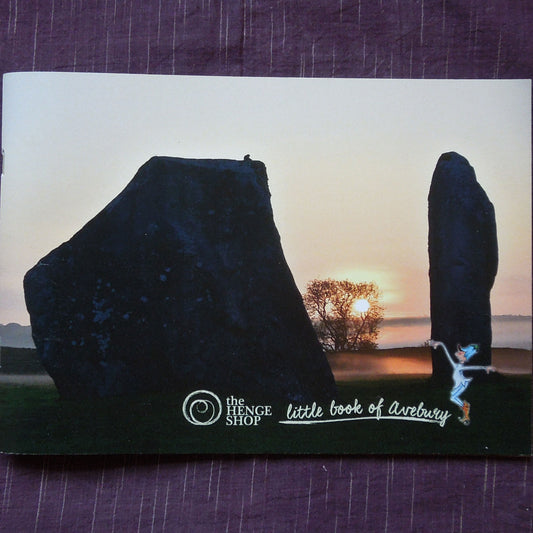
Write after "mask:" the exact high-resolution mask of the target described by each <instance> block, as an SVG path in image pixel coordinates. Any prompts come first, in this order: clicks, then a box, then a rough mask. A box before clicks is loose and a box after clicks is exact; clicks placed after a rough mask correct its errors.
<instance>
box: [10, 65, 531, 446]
mask: <svg viewBox="0 0 533 533" xmlns="http://www.w3.org/2000/svg"><path fill="white" fill-rule="evenodd" d="M2 102H3V107H2V113H3V115H2V156H3V166H2V182H1V204H0V249H1V253H0V338H1V343H0V451H2V452H4V453H18V454H100V453H105V454H109V453H150V454H153V453H170V454H176V453H187V454H191V453H194V454H201V453H209V454H214V453H231V454H235V453H239V454H263V453H267V454H278V453H283V454H285V453H288V454H302V453H313V454H316V453H319V454H332V453H334V454H337V453H338V454H369V453H371V454H395V453H396V454H469V455H507V456H511V455H529V454H530V452H531V441H530V436H531V419H530V403H531V344H532V341H531V337H532V336H531V166H530V164H531V82H530V81H529V80H490V81H489V80H376V79H373V80H370V79H359V80H355V79H301V78H237V77H233V78H232V77H181V76H153V75H152V76H145V75H127V74H81V73H45V72H32V73H12V74H7V75H5V76H4V78H3V100H2Z"/></svg>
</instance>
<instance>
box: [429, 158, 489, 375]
mask: <svg viewBox="0 0 533 533" xmlns="http://www.w3.org/2000/svg"><path fill="white" fill-rule="evenodd" d="M497 269H498V244H497V238H496V220H495V215H494V207H493V205H492V203H491V202H490V201H489V199H488V197H487V195H486V193H485V191H484V190H483V189H482V187H481V186H480V185H479V183H478V182H477V180H476V174H475V171H474V169H473V168H472V167H471V166H470V164H469V163H468V161H467V160H466V159H465V158H464V157H463V156H461V155H459V154H457V153H455V152H449V153H445V154H443V155H442V156H441V157H440V159H439V161H438V162H437V166H436V168H435V171H434V173H433V179H432V182H431V188H430V192H429V277H430V285H431V337H432V338H433V339H435V340H439V341H441V342H444V343H445V344H446V346H447V347H448V349H449V350H450V352H451V353H453V352H454V351H455V348H456V345H457V343H461V344H462V345H466V344H469V343H473V342H474V343H479V344H480V352H479V354H477V355H476V356H475V357H474V359H473V360H472V364H476V365H488V364H490V362H491V342H492V331H491V309H490V291H491V288H492V285H493V283H494V278H495V276H496V272H497ZM432 357H433V375H434V376H435V377H439V376H440V375H448V374H449V367H448V362H447V361H446V360H445V358H444V357H442V354H441V353H440V351H439V350H432Z"/></svg>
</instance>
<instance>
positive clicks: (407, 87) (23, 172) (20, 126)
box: [0, 73, 531, 324]
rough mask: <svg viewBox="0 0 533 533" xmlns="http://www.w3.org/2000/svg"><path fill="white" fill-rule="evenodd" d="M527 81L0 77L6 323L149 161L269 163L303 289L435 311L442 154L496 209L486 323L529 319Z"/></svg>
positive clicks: (405, 312) (417, 312)
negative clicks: (344, 286) (60, 251)
mask: <svg viewBox="0 0 533 533" xmlns="http://www.w3.org/2000/svg"><path fill="white" fill-rule="evenodd" d="M530 94H531V85H530V82H529V81H523V80H514V81H502V80H495V81H479V80H477V81H451V80H450V81H435V80H433V81H430V80H409V81H408V80H402V81H400V80H340V79H286V78H285V79H283V78H272V79H265V78H210V77H177V76H138V75H137V76H135V75H95V74H63V73H55V74H43V73H32V74H16V75H8V76H7V77H4V95H3V98H4V100H3V122H2V148H3V151H4V154H5V159H4V169H3V179H2V184H1V193H2V198H1V205H0V323H4V324H5V323H8V322H19V323H21V324H29V316H28V315H27V312H26V310H25V305H24V299H23V291H22V278H23V276H24V274H25V272H26V271H27V270H28V269H29V268H31V267H32V266H33V265H34V264H35V263H36V262H37V261H38V260H39V259H40V258H41V257H43V256H44V255H46V254H47V253H48V252H49V251H50V250H52V249H53V248H55V247H57V246H58V245H59V244H61V243H62V242H64V241H66V240H68V239H69V238H70V237H71V236H72V235H73V234H74V233H75V232H76V231H77V230H79V229H80V228H81V227H82V226H83V225H84V224H85V223H86V222H87V221H89V220H90V219H91V218H92V217H93V216H94V215H96V214H97V213H98V212H99V211H100V210H101V209H102V208H103V207H105V206H106V205H107V204H108V203H109V202H110V201H111V200H112V199H113V198H114V197H115V196H116V195H117V194H119V193H120V191H121V190H122V189H123V188H124V187H125V186H126V185H127V183H128V182H129V181H130V180H131V179H132V178H133V176H134V174H135V172H136V171H137V169H138V168H139V167H140V166H141V165H142V164H143V163H144V162H145V161H146V160H147V159H149V158H150V157H151V156H153V155H168V156H176V157H186V158H189V157H190V158H204V157H205V158H228V159H242V158H243V156H244V155H245V154H248V153H249V154H250V155H251V157H252V158H253V159H259V160H261V161H263V162H264V163H265V164H266V166H267V172H268V177H269V186H270V190H271V193H272V206H273V210H274V220H275V222H276V225H277V228H278V230H279V232H280V235H281V240H282V245H283V249H284V252H285V256H286V258H287V261H288V263H289V266H290V267H291V270H292V272H293V275H294V277H295V280H296V283H297V285H298V287H299V288H300V290H302V291H304V290H305V287H306V284H307V283H308V282H309V281H310V280H311V279H313V278H317V277H320V278H326V277H333V278H338V279H350V280H353V281H375V282H376V283H377V284H378V285H379V286H380V288H381V290H382V301H383V304H384V306H385V315H386V317H414V316H428V315H429V280H428V276H427V270H428V256H427V231H428V228H427V195H428V191H429V186H430V182H431V176H432V173H433V170H434V168H435V164H436V162H437V160H438V158H439V156H440V154H441V153H443V152H447V151H450V150H454V151H457V152H459V153H460V154H462V155H464V156H465V157H466V158H467V159H468V160H469V162H470V164H471V165H472V166H473V167H474V169H475V171H476V174H477V178H478V181H479V183H480V184H481V186H482V187H483V188H484V190H485V191H486V192H487V194H488V196H489V198H490V199H491V201H492V202H493V204H494V206H495V210H496V218H497V225H498V239H499V249H500V266H499V272H498V275H497V277H496V283H495V286H494V289H493V292H492V308H493V313H494V314H523V315H530V314H531V123H530V116H531V103H530Z"/></svg>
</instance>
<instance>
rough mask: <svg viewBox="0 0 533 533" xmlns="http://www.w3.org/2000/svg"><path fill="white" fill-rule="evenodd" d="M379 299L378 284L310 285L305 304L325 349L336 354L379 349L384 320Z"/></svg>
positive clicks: (319, 282) (330, 281)
mask: <svg viewBox="0 0 533 533" xmlns="http://www.w3.org/2000/svg"><path fill="white" fill-rule="evenodd" d="M379 296H380V292H379V289H378V286H377V285H376V284H375V283H374V282H365V283H354V282H352V281H348V280H344V281H338V280H334V279H324V280H320V279H314V280H313V281H311V282H309V283H308V285H307V291H306V293H305V294H304V297H303V299H304V304H305V307H306V309H307V312H308V314H309V316H310V318H311V320H312V321H313V325H314V327H315V331H316V333H317V337H318V340H319V341H320V343H321V344H322V346H323V348H324V349H325V350H326V351H332V352H339V351H357V350H360V349H362V348H376V347H377V342H376V341H377V338H378V335H379V324H380V323H381V321H382V320H383V307H382V306H381V305H380V304H379Z"/></svg>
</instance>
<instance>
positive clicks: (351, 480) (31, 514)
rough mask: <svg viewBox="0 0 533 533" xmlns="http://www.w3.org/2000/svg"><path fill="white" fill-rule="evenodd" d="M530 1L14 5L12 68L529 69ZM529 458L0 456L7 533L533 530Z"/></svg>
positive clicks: (7, 21)
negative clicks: (85, 532) (61, 532)
mask: <svg viewBox="0 0 533 533" xmlns="http://www.w3.org/2000/svg"><path fill="white" fill-rule="evenodd" d="M532 27H533V4H532V3H531V2H530V1H529V0H513V1H510V0H508V1H503V0H468V1H464V2H453V1H451V0H435V1H432V0H395V1H393V0H390V1H386V0H310V1H303V0H300V1H298V0H276V1H267V0H242V1H236V0H175V1H172V2H170V1H164V0H159V1H151V2H143V1H141V0H85V1H82V0H76V1H74V0H72V1H69V2H67V1H66V0H55V1H54V0H53V1H51V2H50V1H37V2H24V3H23V2H19V1H17V0H1V1H0V69H1V71H2V73H4V72H10V71H24V70H42V71H43V70H51V71H80V72H131V73H150V74H202V75H244V76H307V77H313V76H314V77H332V76H333V77H378V78H390V77H394V78H530V77H531V76H532V72H533V68H532V64H533V38H532V37H531V28H532ZM532 481H533V474H532V467H531V463H530V461H529V460H528V459H492V458H488V459H486V458H468V459H466V458H463V459H459V458H432V457H424V458H418V457H412V458H403V457H402V458H401V457H395V458H392V457H388V458H387V457H376V458H370V457H354V456H349V457H342V458H341V457H264V456H258V457H214V458H212V457H154V456H139V457H130V456H128V457H88V458H83V457H8V456H1V457H0V530H1V531H487V532H488V531H507V530H508V531H531V530H532V527H533V510H532V507H533V501H532V500H533V498H532Z"/></svg>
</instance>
